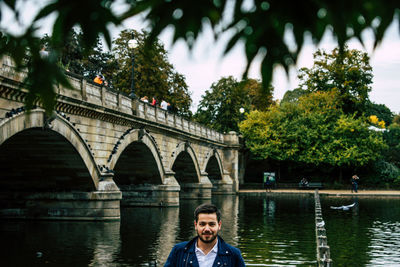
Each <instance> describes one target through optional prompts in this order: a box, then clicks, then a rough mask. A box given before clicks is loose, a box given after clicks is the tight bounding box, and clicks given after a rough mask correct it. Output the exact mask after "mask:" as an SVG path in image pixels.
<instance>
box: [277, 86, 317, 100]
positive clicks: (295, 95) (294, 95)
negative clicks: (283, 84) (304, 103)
mask: <svg viewBox="0 0 400 267" xmlns="http://www.w3.org/2000/svg"><path fill="white" fill-rule="evenodd" d="M309 93H310V92H309V91H308V90H305V89H301V88H296V89H293V90H288V91H286V93H285V94H284V95H283V98H282V100H281V104H283V103H295V102H297V101H298V100H299V98H300V97H301V96H303V95H306V94H309Z"/></svg>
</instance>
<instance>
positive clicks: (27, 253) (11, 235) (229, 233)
mask: <svg viewBox="0 0 400 267" xmlns="http://www.w3.org/2000/svg"><path fill="white" fill-rule="evenodd" d="M213 202H214V203H215V204H217V205H218V206H219V207H220V208H221V210H222V220H223V222H222V233H221V236H222V237H223V238H224V239H225V241H227V242H229V243H231V244H233V245H235V246H237V247H238V248H240V249H241V251H242V254H243V257H244V259H245V262H246V265H248V266H315V265H316V255H315V254H316V247H315V225H314V199H313V196H312V195H310V196H299V195H290V196H271V197H244V196H241V197H237V196H218V197H215V198H213ZM353 202H356V206H355V207H354V208H353V209H351V210H348V211H338V210H333V209H330V206H341V205H347V204H351V203H353ZM201 203H202V202H200V201H190V200H182V201H181V205H180V207H179V208H178V207H176V208H123V209H122V211H121V212H122V218H121V221H117V222H78V221H15V220H1V221H0V234H1V237H2V238H1V241H0V242H1V252H2V253H1V254H2V261H1V266H74V267H77V266H149V263H151V262H152V261H155V260H157V262H158V266H162V265H163V263H164V261H165V260H166V258H167V257H168V254H169V252H170V250H171V248H172V246H173V245H174V244H176V243H177V242H180V241H184V240H188V239H190V238H192V237H193V235H194V230H193V210H194V208H195V207H196V206H197V205H199V204H201ZM321 205H322V214H323V217H324V220H325V223H326V229H327V235H328V244H329V246H330V247H331V256H332V259H333V261H334V265H335V266H400V223H399V221H400V199H398V198H397V199H396V198H380V199H371V198H358V199H357V198H330V197H321Z"/></svg>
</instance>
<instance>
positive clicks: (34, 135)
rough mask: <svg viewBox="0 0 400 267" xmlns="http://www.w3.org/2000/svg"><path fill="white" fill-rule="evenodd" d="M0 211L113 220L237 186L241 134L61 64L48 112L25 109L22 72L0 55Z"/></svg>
mask: <svg viewBox="0 0 400 267" xmlns="http://www.w3.org/2000/svg"><path fill="white" fill-rule="evenodd" d="M0 66H1V67H0V168H1V171H0V217H8V218H10V217H11V218H14V217H17V218H38V219H76V220H113V219H119V218H120V205H131V206H178V205H179V199H180V198H191V199H210V198H211V196H212V194H234V193H235V192H236V191H237V190H238V184H239V181H238V176H239V173H238V158H239V157H238V149H239V140H238V136H237V134H236V133H234V132H230V133H228V134H222V133H219V132H216V131H214V130H212V129H209V128H207V127H204V126H203V125H200V124H198V123H196V122H192V121H189V120H186V119H185V118H182V117H179V116H177V115H176V114H173V113H169V112H166V111H164V110H162V109H160V108H157V107H153V106H151V105H149V104H147V103H144V102H141V101H139V100H136V99H134V100H132V99H130V98H129V97H128V96H127V95H125V94H123V93H121V92H118V91H115V90H112V89H110V88H106V87H101V86H97V85H95V84H93V83H92V82H91V81H87V80H85V79H83V78H82V77H80V76H76V75H73V74H71V73H67V76H68V79H69V81H70V83H71V84H72V86H73V88H72V89H70V88H64V87H62V86H59V87H58V88H57V90H58V91H57V104H56V108H55V110H56V111H55V112H54V113H53V115H51V116H47V115H46V113H45V112H44V110H43V109H42V108H40V103H38V104H37V108H35V109H33V110H32V111H30V112H26V111H25V109H24V100H25V98H26V96H27V90H26V86H25V83H24V79H25V77H26V73H24V72H23V71H20V72H16V71H15V68H14V67H13V66H14V65H13V63H12V61H11V59H10V58H9V57H3V58H1V59H0Z"/></svg>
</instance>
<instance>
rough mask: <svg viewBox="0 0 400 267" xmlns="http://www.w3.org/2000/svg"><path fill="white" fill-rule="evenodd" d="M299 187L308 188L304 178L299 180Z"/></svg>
mask: <svg viewBox="0 0 400 267" xmlns="http://www.w3.org/2000/svg"><path fill="white" fill-rule="evenodd" d="M300 187H308V181H307V179H306V178H303V179H301V181H300Z"/></svg>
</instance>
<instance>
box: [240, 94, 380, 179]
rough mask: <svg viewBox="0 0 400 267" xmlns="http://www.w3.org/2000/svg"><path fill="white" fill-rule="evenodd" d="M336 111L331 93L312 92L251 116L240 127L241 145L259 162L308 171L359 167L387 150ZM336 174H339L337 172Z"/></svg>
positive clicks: (365, 127)
mask: <svg viewBox="0 0 400 267" xmlns="http://www.w3.org/2000/svg"><path fill="white" fill-rule="evenodd" d="M368 126H369V125H368V124H367V123H366V122H365V120H364V119H363V118H362V117H360V118H358V119H356V118H354V116H350V115H346V114H344V113H343V111H342V110H341V109H340V100H339V96H338V95H337V93H336V92H333V91H331V92H314V93H310V94H308V95H306V96H303V97H300V99H299V101H298V103H284V104H282V105H280V106H275V107H273V108H271V109H269V110H268V111H264V112H260V111H254V112H250V114H249V116H248V119H247V120H245V121H243V122H242V123H240V125H239V127H240V131H241V133H242V134H243V137H244V138H245V140H246V146H247V147H248V148H249V149H250V151H251V152H252V153H254V154H255V155H256V156H258V158H259V159H268V158H271V159H274V160H278V161H291V162H295V163H303V164H310V165H313V166H321V165H322V166H324V165H327V166H333V167H336V168H338V169H339V170H341V169H342V168H345V167H350V166H352V167H357V166H364V165H366V164H367V163H369V162H371V161H373V160H375V159H377V158H379V157H380V152H381V151H382V150H383V149H384V148H385V147H386V146H385V144H384V142H383V139H382V134H381V133H379V132H374V131H371V130H369V129H368ZM340 173H341V172H340Z"/></svg>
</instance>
